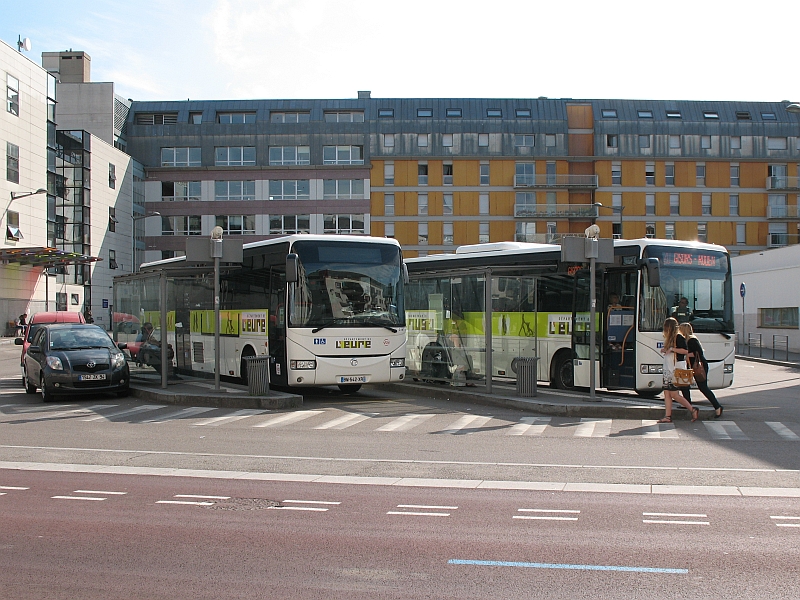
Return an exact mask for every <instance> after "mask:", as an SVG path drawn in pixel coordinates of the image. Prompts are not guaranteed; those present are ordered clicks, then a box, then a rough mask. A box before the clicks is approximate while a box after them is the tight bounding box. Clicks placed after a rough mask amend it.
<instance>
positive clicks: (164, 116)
mask: <svg viewBox="0 0 800 600" xmlns="http://www.w3.org/2000/svg"><path fill="white" fill-rule="evenodd" d="M177 122H178V113H136V124H137V125H174V124H175V123H177Z"/></svg>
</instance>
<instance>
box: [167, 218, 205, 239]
mask: <svg viewBox="0 0 800 600" xmlns="http://www.w3.org/2000/svg"><path fill="white" fill-rule="evenodd" d="M200 230H201V224H200V215H193V216H181V217H165V216H163V215H162V216H161V235H200Z"/></svg>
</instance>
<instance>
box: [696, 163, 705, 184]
mask: <svg viewBox="0 0 800 600" xmlns="http://www.w3.org/2000/svg"><path fill="white" fill-rule="evenodd" d="M695 183H696V184H697V185H698V186H701V187H705V185H706V166H705V165H697V166H696V167H695Z"/></svg>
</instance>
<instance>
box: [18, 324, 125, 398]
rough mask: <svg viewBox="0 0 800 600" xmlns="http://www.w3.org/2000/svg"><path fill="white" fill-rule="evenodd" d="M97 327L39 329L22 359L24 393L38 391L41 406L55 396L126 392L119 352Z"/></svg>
mask: <svg viewBox="0 0 800 600" xmlns="http://www.w3.org/2000/svg"><path fill="white" fill-rule="evenodd" d="M123 349H125V344H124V343H123V342H120V343H118V344H114V340H112V339H111V338H110V337H109V336H108V333H106V331H105V330H104V329H103V328H102V327H98V326H97V325H89V324H85V323H57V324H52V325H42V326H41V327H39V328H38V330H37V331H36V333H34V335H33V339H32V340H31V345H30V346H28V352H27V353H26V355H25V391H26V392H28V393H29V394H35V393H36V390H37V388H38V389H39V390H41V393H42V398H43V399H44V401H45V402H50V401H51V400H53V399H54V396H56V395H66V394H76V393H80V392H115V393H116V394H117V395H118V396H126V395H128V393H129V391H130V371H129V369H128V362H127V361H126V360H125V355H124V354H123V353H122V350H123Z"/></svg>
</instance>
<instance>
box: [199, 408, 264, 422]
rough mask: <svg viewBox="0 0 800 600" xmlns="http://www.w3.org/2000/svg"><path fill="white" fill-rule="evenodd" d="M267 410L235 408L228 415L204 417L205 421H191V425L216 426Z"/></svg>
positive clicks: (261, 413)
mask: <svg viewBox="0 0 800 600" xmlns="http://www.w3.org/2000/svg"><path fill="white" fill-rule="evenodd" d="M268 412H269V411H268V410H258V409H255V408H245V409H242V410H237V411H235V412H232V413H231V414H229V415H223V416H221V417H213V418H211V419H206V420H205V421H200V422H198V423H193V424H192V426H193V427H217V426H218V425H220V424H222V423H232V422H233V421H239V420H240V419H246V418H247V417H255V416H257V415H263V414H266V413H268Z"/></svg>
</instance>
